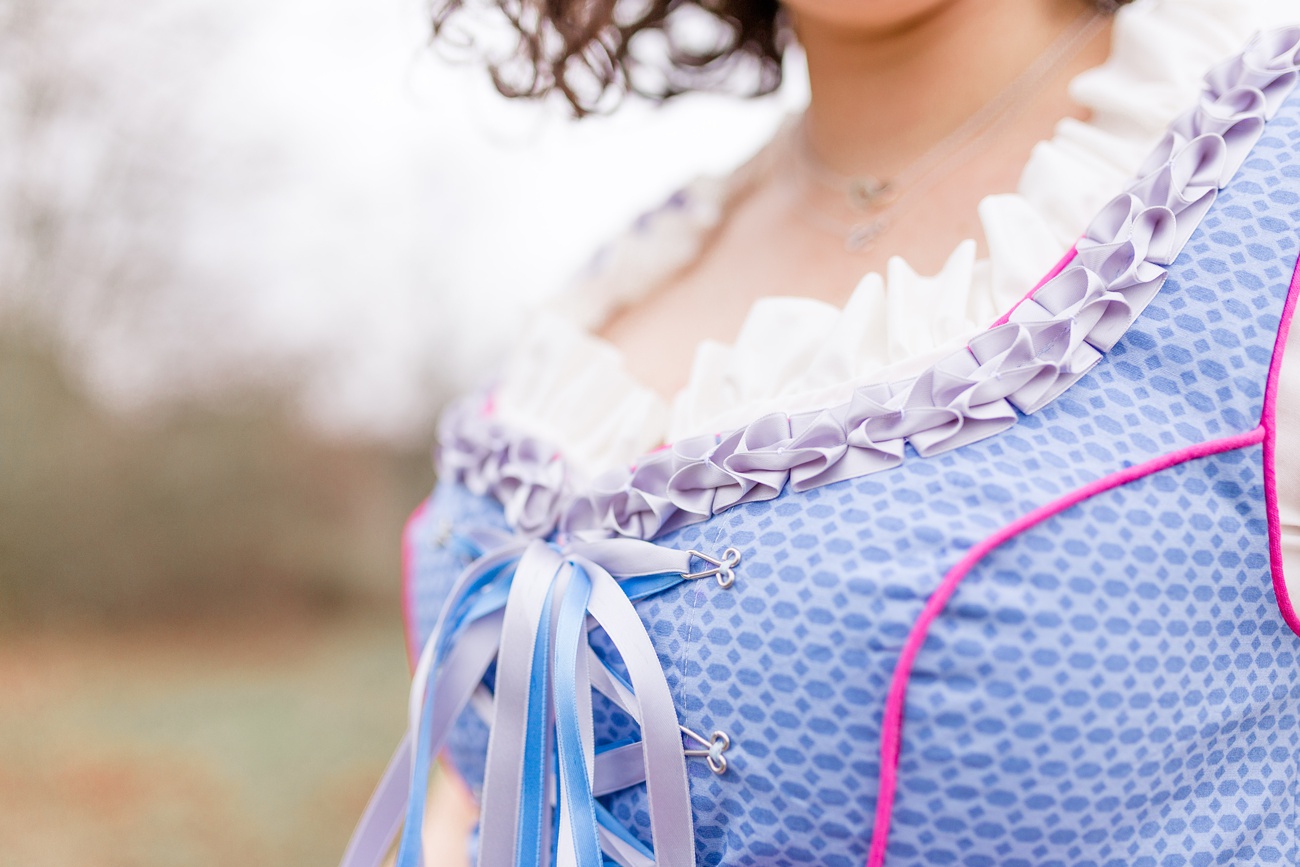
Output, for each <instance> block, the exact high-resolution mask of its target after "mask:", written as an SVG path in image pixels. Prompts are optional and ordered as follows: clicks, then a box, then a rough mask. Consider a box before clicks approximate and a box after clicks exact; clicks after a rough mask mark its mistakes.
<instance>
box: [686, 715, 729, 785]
mask: <svg viewBox="0 0 1300 867" xmlns="http://www.w3.org/2000/svg"><path fill="white" fill-rule="evenodd" d="M678 728H679V729H681V730H682V734H684V735H686V737H688V738H690V739H691V740H693V741H695V742H696V743H697V744H700V745H701V746H702V747H703V749H698V750H683V751H682V754H683V755H686V756H698V757H703V758H704V759H706V760H707V761H708V763H709V770H711V771H713V773H715V774H717V775H719V776H721V775H722V774H725V773H726V772H727V756H726V755H725V754H726V752H727V750H728V749H729V748H730V747H731V738H729V737H727V733H726V732H723V731H715V732H714V733H713V735H712V736H711V737H710V738H709V739H708V740H707V741H706V740H705V739H704V737H703V735H698V734H696V733H695V732H693V731H691V730H690V729H688V728H687V727H686V726H680V725H679V726H678Z"/></svg>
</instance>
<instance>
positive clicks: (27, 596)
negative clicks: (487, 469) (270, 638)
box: [0, 0, 431, 623]
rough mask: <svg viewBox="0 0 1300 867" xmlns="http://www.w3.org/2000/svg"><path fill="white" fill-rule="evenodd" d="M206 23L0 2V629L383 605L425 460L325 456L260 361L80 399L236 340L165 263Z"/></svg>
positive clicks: (209, 24)
mask: <svg viewBox="0 0 1300 867" xmlns="http://www.w3.org/2000/svg"><path fill="white" fill-rule="evenodd" d="M217 5H218V4H210V3H209V4H204V3H196V2H188V3H187V2H168V3H164V2H161V0H155V2H150V0H132V2H117V3H109V4H105V3H103V2H95V3H91V2H88V0H0V621H8V622H11V623H12V622H16V621H30V620H32V619H57V618H62V617H67V616H74V615H75V616H78V617H108V618H113V619H122V618H140V617H151V616H156V615H160V614H168V615H171V614H178V613H183V614H189V615H198V614H204V613H211V612H212V611H214V610H217V609H221V610H224V611H226V612H229V613H234V612H247V611H251V610H257V609H259V608H261V609H264V608H265V604H266V602H267V601H268V600H271V599H274V600H278V601H279V602H281V603H287V602H290V601H293V602H298V603H302V604H307V605H317V604H319V603H321V602H329V603H334V602H338V601H340V600H346V599H352V598H366V597H367V596H370V597H372V598H373V597H376V596H377V597H378V598H382V599H383V600H384V601H385V604H388V605H390V606H394V605H395V603H394V600H395V594H394V588H395V582H396V570H397V560H398V532H399V530H400V526H401V520H402V517H403V513H404V512H405V511H406V510H407V509H409V508H410V507H411V506H413V505H414V504H415V502H416V501H417V500H418V499H419V497H420V495H421V493H422V492H423V491H424V490H425V489H426V488H427V486H428V484H429V482H430V476H431V471H430V470H429V469H428V468H427V467H428V461H427V457H426V456H425V455H424V454H423V453H416V454H412V453H409V452H398V451H395V450H391V449H384V448H380V447H377V446H363V445H356V444H348V443H343V442H325V441H322V440H321V438H320V437H318V436H316V435H314V434H313V433H311V432H309V431H307V430H305V429H304V428H303V426H302V425H301V424H300V423H299V422H298V421H297V420H296V412H295V410H294V402H293V400H292V395H293V390H294V386H295V379H296V375H297V371H296V370H295V367H294V365H293V364H292V363H288V362H283V361H281V362H275V361H274V360H273V359H267V358H256V357H244V358H239V357H235V358H234V359H232V360H229V364H231V365H232V368H231V372H230V375H228V376H226V377H225V378H224V379H220V378H218V379H217V380H216V381H220V382H221V383H222V384H221V387H220V388H211V387H209V388H207V389H206V390H203V389H199V388H197V387H196V388H195V389H194V391H193V393H191V394H188V395H183V396H182V397H181V398H180V399H175V400H173V401H172V403H171V404H170V405H169V406H167V407H166V408H159V407H153V408H152V411H151V412H150V413H147V414H146V413H137V414H135V415H134V416H133V417H131V418H125V417H122V416H121V415H120V414H119V413H116V412H114V411H111V410H109V409H106V408H105V407H104V406H103V405H102V404H101V403H100V402H99V401H98V400H96V399H95V398H94V397H93V394H94V392H95V389H94V388H92V387H90V385H92V384H95V383H96V378H97V376H98V373H99V371H98V369H99V368H100V367H102V366H104V365H105V364H106V363H108V362H111V360H112V358H113V352H114V351H115V348H120V349H122V350H124V351H126V350H130V349H131V348H132V347H134V346H135V345H137V344H139V343H140V342H142V341H149V342H151V345H152V349H151V351H150V353H149V354H147V355H140V354H138V353H137V354H136V355H131V354H130V352H129V351H128V352H127V356H128V357H130V358H133V359H137V363H138V359H139V358H145V359H146V360H147V361H149V362H150V363H152V364H156V365H159V366H162V367H172V368H176V367H184V366H185V365H187V364H189V365H193V366H194V367H195V369H199V368H210V367H211V366H212V365H213V364H214V363H215V362H214V359H212V358H205V357H202V356H203V352H204V346H203V340H201V339H198V335H199V334H200V333H201V332H202V333H213V332H216V333H220V332H221V331H222V330H223V328H224V329H225V330H226V331H231V330H233V329H235V328H236V327H237V324H236V323H233V322H227V321H223V320H222V318H221V317H222V315H223V310H225V309H226V308H223V307H222V306H221V305H220V304H219V303H216V301H215V300H214V299H215V298H216V297H217V296H219V295H220V290H221V288H222V287H221V285H220V284H219V282H218V283H213V282H211V281H206V280H205V279H204V275H203V274H202V273H196V272H195V271H193V270H192V269H191V270H187V269H186V268H185V267H184V258H183V255H184V251H183V248H184V244H185V232H184V226H185V223H186V220H187V218H188V216H189V208H191V207H192V206H193V205H194V203H195V196H196V195H198V194H199V193H200V192H201V190H202V189H203V188H204V187H203V186H202V185H201V184H199V181H200V180H201V179H203V176H204V172H205V171H207V170H208V169H209V168H210V165H205V160H209V157H210V155H209V157H205V155H204V151H203V148H202V146H201V143H200V142H199V140H198V138H197V137H196V136H195V135H194V134H193V132H192V130H191V128H190V121H191V118H190V115H189V113H188V112H187V110H186V100H187V99H189V98H190V97H191V96H192V94H193V93H194V92H195V90H196V88H198V87H199V85H200V83H201V82H200V80H199V78H198V77H199V76H201V74H202V72H203V70H204V69H205V68H206V67H207V66H208V65H209V64H210V63H213V62H215V61H216V59H217V58H218V57H219V56H220V54H221V52H222V51H223V50H224V49H225V47H226V46H227V45H228V44H229V38H228V37H229V34H230V31H229V28H228V27H227V28H226V29H224V30H223V28H222V27H221V26H218V21H217V20H216V19H215V18H213V17H211V13H212V12H213V11H214V10H215V9H216V7H217ZM233 18H234V20H238V16H234V17H233ZM230 20H232V16H230V15H228V14H227V15H224V16H222V17H221V18H220V21H230ZM241 177H242V182H244V183H256V182H257V177H256V172H255V171H253V170H252V169H251V168H250V170H249V171H248V172H247V173H246V174H244V175H241ZM178 299H179V300H178ZM233 342H234V343H238V336H237V335H235V337H234V340H233ZM235 367H237V368H238V371H237V372H234V368H235ZM118 373H119V374H120V371H119V372H118ZM169 373H171V374H172V375H173V376H174V378H176V377H175V374H176V371H175V370H171V371H169ZM178 379H179V381H181V382H184V381H185V377H184V375H183V374H182V375H181V376H179V377H178ZM210 381H212V380H210Z"/></svg>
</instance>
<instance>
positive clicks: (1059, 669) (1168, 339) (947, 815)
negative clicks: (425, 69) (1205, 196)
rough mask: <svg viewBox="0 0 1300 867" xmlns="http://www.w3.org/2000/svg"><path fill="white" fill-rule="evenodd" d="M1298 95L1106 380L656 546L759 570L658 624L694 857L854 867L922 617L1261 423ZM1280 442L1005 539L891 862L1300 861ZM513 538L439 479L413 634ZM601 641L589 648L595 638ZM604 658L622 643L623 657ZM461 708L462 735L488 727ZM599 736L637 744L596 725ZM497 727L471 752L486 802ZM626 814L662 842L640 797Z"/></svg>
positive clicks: (495, 511) (924, 748)
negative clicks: (1270, 490)
mask: <svg viewBox="0 0 1300 867" xmlns="http://www.w3.org/2000/svg"><path fill="white" fill-rule="evenodd" d="M1298 117H1300V96H1297V95H1296V94H1293V95H1292V97H1291V98H1290V99H1289V100H1288V102H1287V104H1286V105H1285V106H1284V107H1283V109H1282V111H1281V113H1280V114H1279V115H1278V116H1277V117H1276V118H1274V120H1273V121H1272V122H1270V124H1269V127H1268V130H1267V132H1266V134H1265V136H1264V137H1263V138H1262V139H1261V141H1260V142H1259V143H1258V145H1257V146H1256V148H1255V150H1254V152H1253V153H1252V155H1251V157H1250V159H1249V160H1248V161H1247V163H1246V165H1245V167H1244V168H1243V169H1242V171H1241V172H1240V173H1239V174H1238V176H1237V177H1236V178H1235V179H1234V180H1233V182H1232V183H1231V184H1230V186H1229V187H1228V188H1227V189H1226V190H1224V191H1223V192H1222V194H1221V195H1220V196H1219V198H1218V200H1217V201H1216V203H1215V205H1214V206H1213V208H1212V209H1211V210H1210V212H1209V214H1208V215H1207V216H1206V218H1205V220H1204V221H1203V222H1202V224H1201V226H1200V227H1199V228H1198V229H1197V231H1196V232H1195V234H1194V235H1193V237H1192V239H1191V241H1190V242H1189V244H1188V245H1187V247H1186V248H1185V249H1184V251H1183V253H1182V255H1181V256H1180V258H1179V260H1178V261H1177V262H1176V263H1175V264H1174V266H1173V267H1172V269H1171V271H1170V276H1169V279H1168V281H1167V282H1166V284H1165V286H1164V287H1163V288H1162V289H1161V291H1160V293H1159V294H1158V295H1157V296H1156V298H1155V300H1154V301H1153V302H1152V304H1151V306H1150V307H1148V308H1147V310H1146V311H1145V312H1144V313H1143V315H1142V316H1141V317H1140V318H1139V319H1138V320H1137V322H1136V323H1135V324H1134V325H1133V326H1132V327H1131V328H1130V330H1129V331H1128V332H1127V333H1126V334H1125V335H1124V337H1123V338H1122V339H1121V340H1120V341H1119V343H1118V344H1116V345H1115V347H1114V348H1113V349H1111V350H1110V352H1109V353H1108V354H1107V355H1106V357H1105V358H1104V359H1103V360H1102V362H1101V363H1100V364H1099V365H1098V366H1097V367H1096V368H1094V369H1093V370H1092V371H1091V372H1090V373H1088V374H1087V375H1086V376H1085V377H1084V378H1083V379H1081V380H1080V381H1079V382H1078V383H1077V384H1075V385H1074V386H1073V387H1072V388H1071V389H1070V390H1069V391H1068V392H1066V393H1065V394H1064V395H1063V396H1062V397H1061V398H1059V399H1057V400H1056V401H1054V402H1053V403H1051V404H1049V405H1048V406H1047V407H1045V408H1043V409H1042V410H1040V411H1039V412H1037V413H1035V414H1034V415H1032V416H1022V417H1020V418H1019V419H1018V420H1017V422H1016V424H1015V426H1014V427H1012V428H1011V429H1009V430H1008V431H1006V432H1005V433H1003V434H1000V435H998V436H995V437H993V438H991V439H988V440H984V441H982V442H978V443H975V444H972V445H969V446H966V447H964V448H961V449H958V450H956V451H952V452H948V453H945V454H941V455H938V456H936V457H933V458H929V459H921V458H919V456H917V455H915V454H912V453H910V454H908V456H907V460H906V461H904V463H903V464H902V465H901V466H900V467H898V468H897V469H894V470H889V471H886V472H882V473H878V474H875V475H872V476H868V477H864V478H860V479H856V480H850V481H845V482H838V483H835V484H832V485H827V486H825V487H822V488H816V489H813V490H811V491H807V492H805V493H799V494H795V493H792V492H790V491H788V490H787V491H786V492H785V493H783V494H782V495H781V496H779V497H778V498H776V499H774V500H771V501H768V502H764V503H756V504H749V505H744V506H739V507H736V508H734V509H731V510H730V511H727V512H725V513H723V514H720V515H717V516H715V517H714V518H712V519H710V520H708V521H707V522H704V523H700V524H696V525H692V526H689V527H685V528H683V529H681V530H678V531H675V532H673V533H670V534H668V535H666V536H664V537H663V538H661V539H659V540H657V541H658V543H659V544H663V545H666V546H669V547H673V548H679V549H685V548H695V549H698V550H702V551H705V552H717V551H721V550H722V549H724V548H726V547H729V546H735V547H737V548H738V549H740V550H741V552H742V554H743V560H742V564H741V566H740V567H739V569H738V570H737V576H738V580H737V582H736V584H735V585H734V587H732V588H731V589H730V590H723V589H720V588H719V587H717V585H716V584H712V583H709V582H695V583H688V584H685V585H682V586H680V587H678V588H677V589H674V590H672V591H670V592H668V593H665V594H663V595H661V596H659V597H654V598H652V599H649V600H646V601H645V602H642V603H639V604H638V611H639V613H640V614H641V617H642V619H643V621H644V622H645V624H646V628H647V632H648V634H649V635H650V637H651V639H652V641H653V642H654V645H655V649H656V651H657V653H658V655H659V657H660V661H661V663H662V665H663V668H664V670H665V673H666V676H667V678H668V682H669V685H670V687H671V689H672V691H673V694H674V696H675V698H676V701H677V704H678V710H679V713H680V716H681V721H682V723H683V724H684V725H686V726H688V727H689V728H692V729H694V730H696V731H701V732H709V731H712V730H714V729H718V730H722V731H725V732H727V733H728V734H729V736H730V737H731V742H732V747H731V749H730V750H729V751H728V753H727V757H728V760H729V765H730V766H729V768H728V770H727V772H726V773H725V774H723V775H721V776H718V775H715V774H713V773H711V772H710V771H709V770H708V768H707V766H706V765H705V764H704V763H703V761H693V762H691V764H690V765H689V768H690V772H691V775H692V778H691V784H692V792H691V794H692V805H693V808H694V814H695V822H696V840H697V854H698V860H699V862H700V863H701V864H710V865H711V864H726V865H793V864H825V865H831V867H839V865H850V864H861V863H863V861H864V860H865V858H866V855H867V850H868V847H869V845H870V842H871V835H872V824H873V821H874V816H875V811H876V796H877V783H878V779H879V775H880V728H881V722H880V721H881V717H882V710H883V705H884V699H885V693H886V690H887V689H888V687H889V683H890V678H891V675H892V673H893V669H894V666H895V664H896V662H897V659H898V655H899V651H900V649H901V647H902V645H903V643H904V641H905V640H906V638H907V636H908V634H909V632H910V631H911V629H912V627H913V624H914V623H915V622H916V619H917V616H918V614H919V613H920V611H921V609H922V607H923V605H924V603H925V601H926V599H927V598H928V597H929V596H930V594H931V593H932V592H933V591H934V589H935V587H936V586H937V584H938V583H939V581H940V580H941V579H942V577H943V575H944V574H945V573H946V572H947V571H948V570H949V569H950V568H951V567H952V566H953V564H954V563H955V562H956V561H957V560H958V559H959V558H960V557H961V556H962V555H963V554H964V553H965V552H966V551H968V550H969V549H970V548H971V547H972V546H973V545H975V544H976V543H977V542H979V541H980V540H982V539H984V538H986V537H987V536H989V535H990V534H992V533H993V532H995V531H996V530H998V529H999V528H1001V527H1003V526H1005V525H1006V524H1008V523H1009V522H1011V521H1012V520H1014V519H1016V518H1018V517H1019V516H1021V515H1023V514H1025V513H1026V512H1029V511H1031V510H1032V509H1034V508H1037V507H1039V506H1041V505H1043V504H1045V503H1048V502H1050V501H1052V500H1055V499H1057V498H1059V497H1061V496H1063V495H1065V494H1066V493H1068V492H1069V491H1071V490H1073V489H1076V488H1078V487H1080V486H1082V485H1085V484H1087V483H1089V482H1092V481H1095V480H1097V479H1098V478H1101V477H1102V476H1104V475H1107V474H1109V473H1113V472H1115V471H1118V470H1120V469H1123V468H1126V467H1129V466H1132V465H1135V464H1139V463H1142V462H1144V461H1147V460H1150V459H1152V458H1155V457H1158V456H1160V455H1163V454H1166V453H1169V452H1171V451H1174V450H1177V449H1180V448H1184V447H1187V446H1191V445H1194V444H1197V443H1201V442H1204V441H1206V440H1211V439H1216V438H1220V437H1224V436H1228V435H1231V434H1236V433H1242V432H1245V431H1248V430H1251V429H1252V428H1254V427H1255V426H1256V425H1258V423H1259V419H1260V414H1261V410H1262V405H1263V398H1264V386H1265V381H1266V375H1267V370H1268V366H1269V361H1270V359H1271V356H1272V352H1273V346H1274V341H1275V338H1276V333H1277V328H1278V322H1279V316H1280V313H1281V310H1282V307H1283V303H1284V300H1285V295H1286V291H1287V287H1288V284H1289V281H1290V279H1291V274H1292V270H1293V268H1294V266H1295V262H1296V255H1297V248H1298V247H1300V239H1298V237H1297V232H1296V227H1298V226H1300V161H1298V160H1297V156H1296V155H1297V154H1300V123H1298V122H1297V118H1298ZM1260 474H1261V470H1260V453H1259V449H1258V448H1251V449H1245V450H1242V451H1239V452H1235V453H1228V454H1224V455H1221V456H1218V457H1215V458H1206V459H1201V460H1198V461H1196V462H1193V463H1191V464H1188V465H1184V466H1180V467H1177V468H1174V469H1171V470H1167V471H1165V472H1163V473H1161V474H1159V475H1157V476H1154V477H1151V478H1149V479H1146V480H1143V481H1139V482H1135V483H1131V484H1129V485H1128V486H1125V487H1123V488H1120V489H1117V490H1115V491H1113V492H1111V493H1108V494H1105V495H1101V496H1098V497H1095V498H1093V499H1092V500H1089V501H1087V502H1085V503H1084V504H1082V505H1080V506H1077V507H1074V508H1072V509H1070V510H1067V511H1066V512H1064V513H1062V514H1061V515H1060V516H1058V517H1057V518H1054V519H1052V520H1051V521H1049V522H1047V523H1045V524H1043V525H1041V526H1039V527H1036V528H1034V529H1033V530H1031V531H1029V532H1027V533H1024V534H1022V535H1021V536H1019V537H1017V538H1015V539H1014V540H1012V541H1011V542H1009V543H1007V544H1005V545H1003V546H1002V547H1000V548H998V549H996V550H995V551H994V553H993V554H992V555H991V556H990V557H989V558H987V559H986V560H985V561H984V562H982V563H981V564H980V565H979V566H978V567H977V568H976V569H975V570H974V571H972V572H971V574H969V575H968V576H967V577H966V579H965V581H964V582H963V584H962V585H961V587H960V588H959V590H958V593H957V595H956V596H955V597H954V598H953V599H952V600H951V603H950V604H949V606H948V607H947V608H946V609H945V611H944V613H943V615H942V616H941V617H940V619H939V620H938V621H936V622H935V624H934V625H933V627H932V630H931V634H930V638H929V640H928V641H927V643H926V645H925V647H924V649H923V650H922V653H921V655H920V656H919V657H918V661H917V667H916V669H915V674H914V675H913V677H912V679H911V682H910V687H909V692H908V702H907V705H906V720H905V727H904V730H903V747H902V753H901V757H900V764H899V789H898V794H897V799H896V802H895V810H894V814H893V815H894V819H893V828H892V831H891V834H890V840H889V848H888V850H887V858H886V864H888V865H889V867H896V865H939V864H962V865H990V867H992V865H999V867H1000V865H1016V867H1021V865H1024V867H1028V865H1035V867H1038V865H1042V867H1046V865H1070V867H1083V865H1108V867H1109V865H1121V864H1123V865H1131V864H1141V865H1147V864H1150V865H1180V864H1188V865H1200V864H1223V863H1228V864H1253V863H1296V859H1297V857H1298V855H1297V850H1296V844H1295V842H1294V829H1295V824H1296V803H1297V792H1296V787H1297V786H1298V785H1300V782H1298V781H1300V770H1298V769H1297V767H1296V756H1297V749H1298V748H1300V744H1297V740H1296V738H1297V734H1296V732H1297V726H1298V723H1297V710H1298V709H1300V694H1298V693H1297V686H1296V683H1297V677H1298V676H1297V674H1296V673H1295V671H1296V666H1295V663H1296V660H1295V656H1294V654H1295V651H1296V648H1297V639H1296V637H1295V636H1294V635H1293V634H1292V633H1291V632H1290V631H1289V630H1288V629H1287V628H1286V627H1285V624H1282V622H1281V620H1280V617H1279V615H1278V614H1277V607H1276V600H1275V599H1274V598H1273V596H1272V589H1271V586H1270V584H1269V577H1268V562H1267V532H1266V526H1265V524H1264V517H1263V515H1264V513H1263V498H1262V494H1261V493H1260V488H1261V484H1262V480H1261V475H1260ZM481 524H487V525H489V526H492V527H496V528H502V527H504V521H503V520H502V518H501V512H500V509H499V507H497V506H496V505H495V503H494V502H493V501H491V500H490V499H488V498H482V497H475V496H473V495H471V494H469V493H468V492H467V491H465V490H463V489H458V488H455V486H443V487H442V488H440V489H439V491H438V492H437V494H436V495H435V497H434V500H433V504H432V507H431V508H430V510H429V511H428V512H427V513H426V515H425V516H424V518H423V519H422V520H421V522H420V523H419V525H418V526H417V528H416V530H417V533H416V536H417V538H423V539H424V543H423V544H420V545H418V546H417V549H418V550H417V551H416V552H415V556H414V558H413V566H414V588H413V589H414V599H413V601H414V607H413V615H414V618H415V620H416V623H417V627H418V628H417V632H418V633H419V635H420V636H421V638H422V637H423V636H425V635H427V633H428V631H429V629H430V628H431V627H432V624H433V621H434V620H435V619H436V616H437V611H438V607H439V605H440V604H441V597H442V595H444V594H445V592H446V588H447V587H448V586H449V584H450V582H451V581H452V579H453V578H454V575H455V571H456V570H457V569H458V568H459V564H458V562H457V555H456V553H455V550H454V546H443V547H439V546H438V545H437V544H436V543H437V541H438V539H437V536H438V528H439V527H442V526H444V525H446V526H449V527H450V528H451V529H452V532H453V534H454V533H455V532H456V531H458V530H461V529H463V528H467V527H473V526H477V525H481ZM597 643H598V642H597ZM607 649H608V648H605V650H607ZM467 716H468V714H467ZM595 718H596V736H597V742H598V743H610V742H614V741H616V740H618V739H619V738H622V737H625V736H627V735H628V734H630V733H631V732H633V731H635V728H634V726H632V724H631V722H630V720H628V719H627V718H626V716H625V715H623V714H621V713H618V712H617V711H613V710H612V709H611V708H610V707H609V706H608V705H604V704H601V703H599V702H598V703H597V707H596V708H595ZM485 743H486V729H485V727H483V726H482V724H481V723H478V722H477V721H474V722H471V721H468V720H463V721H462V726H461V729H460V730H459V732H458V734H457V739H456V741H455V743H453V745H452V753H453V756H454V758H455V761H456V763H457V765H458V766H459V767H460V768H461V770H462V771H463V772H464V773H465V774H466V776H467V777H468V778H469V780H470V782H471V784H473V785H478V784H479V783H480V782H481V774H482V759H483V756H482V752H483V747H484V745H485ZM603 800H604V803H605V804H606V805H607V806H608V807H609V808H610V810H611V811H612V812H613V814H614V815H615V816H616V817H617V818H618V819H620V820H621V821H623V822H624V823H625V824H626V825H627V826H628V827H629V829H630V830H632V831H633V833H635V834H637V835H638V836H640V837H641V838H642V839H643V840H648V821H647V820H648V816H647V813H646V805H645V793H644V787H636V788H632V789H628V790H625V791H623V792H619V793H615V794H613V795H609V796H606V797H605V798H604V799H603Z"/></svg>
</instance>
